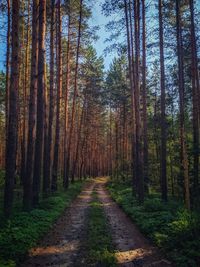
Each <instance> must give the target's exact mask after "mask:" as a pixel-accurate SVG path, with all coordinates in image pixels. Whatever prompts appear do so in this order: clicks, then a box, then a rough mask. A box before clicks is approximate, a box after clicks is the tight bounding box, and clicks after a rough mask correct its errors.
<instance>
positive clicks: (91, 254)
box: [86, 192, 117, 267]
mask: <svg viewBox="0 0 200 267" xmlns="http://www.w3.org/2000/svg"><path fill="white" fill-rule="evenodd" d="M88 220H89V225H88V235H87V245H86V246H87V248H86V249H87V258H86V261H87V264H88V265H91V266H104V267H106V266H109V267H115V266H117V265H116V258H115V255H114V250H113V246H112V237H111V233H110V231H109V227H108V222H107V219H106V216H105V214H104V211H103V208H102V206H101V203H100V201H99V200H98V197H97V194H96V192H93V200H92V202H91V208H90V212H89V218H88ZM96 264H97V265H96Z"/></svg>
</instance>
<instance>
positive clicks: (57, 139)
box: [51, 1, 62, 191]
mask: <svg viewBox="0 0 200 267" xmlns="http://www.w3.org/2000/svg"><path fill="white" fill-rule="evenodd" d="M61 31H62V25H61V7H60V1H58V2H57V45H58V49H57V100H56V134H55V146H54V158H53V167H52V184H51V190H52V191H56V190H57V180H58V154H59V143H60V96H61V90H62V47H61V42H62V39H61V38H62V32H61Z"/></svg>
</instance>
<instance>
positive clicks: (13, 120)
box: [4, 0, 20, 217]
mask: <svg viewBox="0 0 200 267" xmlns="http://www.w3.org/2000/svg"><path fill="white" fill-rule="evenodd" d="M19 4H20V1H18V0H13V1H12V43H11V47H12V57H11V79H10V90H9V91H10V93H9V116H8V127H7V129H8V131H7V139H6V174H5V191H4V214H5V216H6V217H9V216H10V215H11V210H12V204H13V195H14V194H13V193H14V180H15V164H16V146H17V110H18V108H17V106H18V97H17V96H18V89H19Z"/></svg>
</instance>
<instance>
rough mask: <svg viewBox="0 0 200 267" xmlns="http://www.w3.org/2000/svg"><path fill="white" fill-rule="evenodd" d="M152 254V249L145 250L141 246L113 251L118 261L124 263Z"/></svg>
mask: <svg viewBox="0 0 200 267" xmlns="http://www.w3.org/2000/svg"><path fill="white" fill-rule="evenodd" d="M151 254H152V250H149V249H148V250H145V249H143V248H139V249H133V250H128V251H123V252H122V251H119V252H116V253H115V256H116V258H117V261H118V263H125V262H130V261H133V260H135V259H137V258H141V257H142V258H144V257H145V256H149V255H151Z"/></svg>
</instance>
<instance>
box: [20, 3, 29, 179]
mask: <svg viewBox="0 0 200 267" xmlns="http://www.w3.org/2000/svg"><path fill="white" fill-rule="evenodd" d="M29 24H30V1H28V19H27V29H26V49H25V64H24V77H23V122H22V140H21V181H22V183H24V180H25V177H26V150H27V89H28V88H27V87H28V86H27V85H28V78H29V39H30V37H29V35H30V34H29V31H30V25H29Z"/></svg>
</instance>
